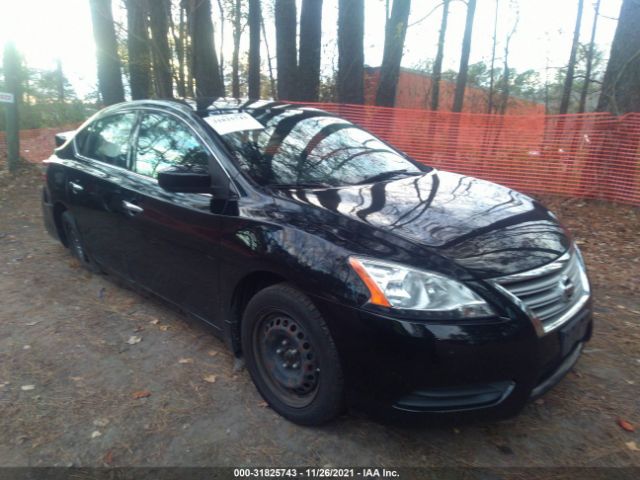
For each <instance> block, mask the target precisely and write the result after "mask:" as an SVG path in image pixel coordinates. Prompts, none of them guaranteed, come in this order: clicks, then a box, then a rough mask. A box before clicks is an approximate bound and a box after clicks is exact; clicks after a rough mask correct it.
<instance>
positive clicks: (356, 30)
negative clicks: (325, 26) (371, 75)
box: [337, 0, 364, 104]
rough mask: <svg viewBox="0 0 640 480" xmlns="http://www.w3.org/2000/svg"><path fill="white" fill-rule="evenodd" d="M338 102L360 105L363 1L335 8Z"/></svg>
mask: <svg viewBox="0 0 640 480" xmlns="http://www.w3.org/2000/svg"><path fill="white" fill-rule="evenodd" d="M337 83H338V85H337V87H338V102H340V103H355V104H363V103H364V0H340V1H339V4H338V81H337Z"/></svg>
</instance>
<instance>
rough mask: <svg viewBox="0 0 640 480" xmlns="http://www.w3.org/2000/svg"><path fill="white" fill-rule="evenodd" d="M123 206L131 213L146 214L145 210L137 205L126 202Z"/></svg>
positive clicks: (123, 202)
mask: <svg viewBox="0 0 640 480" xmlns="http://www.w3.org/2000/svg"><path fill="white" fill-rule="evenodd" d="M122 206H123V207H124V209H125V210H128V211H129V212H130V213H133V214H135V213H142V212H144V208H142V207H139V206H138V205H136V204H135V203H131V202H127V201H126V200H123V201H122Z"/></svg>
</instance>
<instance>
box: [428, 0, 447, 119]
mask: <svg viewBox="0 0 640 480" xmlns="http://www.w3.org/2000/svg"><path fill="white" fill-rule="evenodd" d="M450 3H451V1H450V0H444V2H443V3H442V20H441V21H440V35H439V36H438V52H437V53H436V59H435V61H434V62H433V73H432V74H431V83H432V90H431V110H438V106H439V104H440V80H441V79H442V60H443V58H444V42H445V39H446V34H447V20H448V18H449V4H450Z"/></svg>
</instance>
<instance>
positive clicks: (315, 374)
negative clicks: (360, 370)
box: [253, 312, 320, 408]
mask: <svg viewBox="0 0 640 480" xmlns="http://www.w3.org/2000/svg"><path fill="white" fill-rule="evenodd" d="M253 349H254V355H255V358H256V360H257V366H258V368H259V369H260V371H261V373H262V374H263V375H264V378H265V380H266V381H267V382H268V383H269V384H270V386H271V388H272V389H273V390H274V391H276V392H278V393H279V396H280V397H281V400H282V401H283V402H284V403H286V404H287V405H289V406H291V407H294V408H302V407H305V406H307V405H309V404H310V403H311V402H312V401H313V399H314V398H315V396H316V394H317V392H318V384H319V376H320V368H319V366H318V364H317V359H316V356H315V354H314V351H313V345H312V344H311V341H310V338H309V337H308V335H307V334H306V333H305V331H304V329H303V328H302V327H301V326H300V324H299V323H298V322H296V321H295V320H294V319H292V318H291V317H290V316H288V315H287V314H285V313H283V312H272V313H269V314H266V315H264V316H263V317H262V318H261V319H260V321H259V322H258V323H257V325H256V328H255V329H254V336H253Z"/></svg>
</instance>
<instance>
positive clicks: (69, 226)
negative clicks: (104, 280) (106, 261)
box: [62, 211, 100, 273]
mask: <svg viewBox="0 0 640 480" xmlns="http://www.w3.org/2000/svg"><path fill="white" fill-rule="evenodd" d="M62 228H63V229H64V235H65V239H66V241H67V247H68V248H69V252H71V255H73V256H74V257H75V258H77V259H78V260H79V261H80V263H81V264H82V266H83V267H85V268H86V269H87V270H89V271H91V272H93V273H100V268H99V267H98V266H97V265H96V263H95V262H94V261H93V260H92V259H91V256H90V255H89V254H88V253H87V249H86V248H85V246H84V244H83V243H82V237H81V236H80V232H78V227H77V225H76V221H75V219H74V218H73V215H72V214H71V213H70V212H68V211H66V212H63V213H62Z"/></svg>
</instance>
